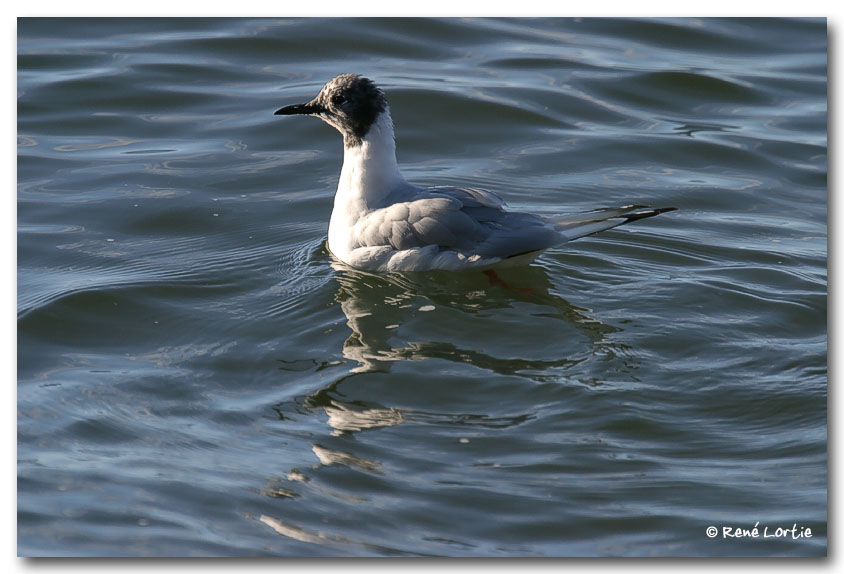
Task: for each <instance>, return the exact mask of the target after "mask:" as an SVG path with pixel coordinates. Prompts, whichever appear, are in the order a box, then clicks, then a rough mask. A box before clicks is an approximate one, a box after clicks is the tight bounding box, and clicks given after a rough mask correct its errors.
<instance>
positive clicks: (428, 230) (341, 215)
mask: <svg viewBox="0 0 844 574" xmlns="http://www.w3.org/2000/svg"><path fill="white" fill-rule="evenodd" d="M275 114H276V115H294V114H304V115H311V116H316V117H318V118H319V119H321V120H323V121H324V122H326V123H327V124H329V125H331V126H333V127H335V128H336V129H337V130H338V131H339V132H340V133H341V134H342V135H343V168H342V170H341V171H340V182H339V184H338V186H337V193H336V194H335V196H334V210H333V211H332V212H331V222H330V223H329V226H328V248H329V250H330V251H331V253H332V254H334V256H335V257H337V258H338V259H340V260H341V261H342V262H343V263H346V264H347V265H349V266H351V267H355V268H358V269H364V270H369V271H428V270H432V269H450V270H461V269H487V268H491V267H494V266H504V265H517V264H525V263H527V262H530V261H532V260H533V259H535V258H536V257H537V256H538V255H539V254H540V253H541V252H542V251H544V250H545V249H548V248H549V247H553V246H555V245H560V244H561V243H565V242H567V241H571V240H572V239H577V238H578V237H583V236H584V235H591V234H593V233H598V232H599V231H604V230H606V229H610V228H612V227H616V226H618V225H623V224H625V223H629V222H631V221H635V220H637V219H643V218H645V217H652V216H654V215H658V214H660V213H664V212H666V211H671V210H673V209H674V208H673V207H667V208H659V209H651V208H649V207H646V206H642V205H626V206H623V207H618V208H610V209H598V210H595V211H589V212H586V213H579V214H576V215H568V216H562V217H552V218H545V217H540V216H537V215H532V214H530V213H520V212H513V211H506V210H505V209H504V202H503V201H502V199H501V198H500V197H498V196H497V195H496V194H494V193H491V192H489V191H484V190H480V189H472V188H457V187H428V188H423V187H418V186H416V185H413V184H411V183H408V181H407V180H405V179H404V177H402V174H401V173H400V172H399V166H398V163H397V162H396V143H395V136H394V132H393V120H392V118H391V117H390V108H389V107H388V105H387V99H386V97H385V96H384V93H383V92H382V91H381V90H380V89H379V88H378V87H377V86H376V85H375V84H374V83H372V81H370V80H369V79H367V78H364V77H361V76H358V75H356V74H343V75H341V76H337V77H336V78H334V79H333V80H331V81H330V82H328V83H327V84H325V86H324V87H323V88H322V90H321V91H320V92H319V94H317V96H316V97H315V98H314V99H313V100H311V101H310V102H307V103H304V104H296V105H292V106H286V107H283V108H281V109H280V110H277V111H276V112H275Z"/></svg>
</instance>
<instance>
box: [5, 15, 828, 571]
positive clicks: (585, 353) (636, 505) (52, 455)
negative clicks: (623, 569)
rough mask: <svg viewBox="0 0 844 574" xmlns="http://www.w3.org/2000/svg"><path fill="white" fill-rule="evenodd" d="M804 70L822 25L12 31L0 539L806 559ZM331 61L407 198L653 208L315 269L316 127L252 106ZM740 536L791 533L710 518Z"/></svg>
mask: <svg viewBox="0 0 844 574" xmlns="http://www.w3.org/2000/svg"><path fill="white" fill-rule="evenodd" d="M826 50H827V35H826V22H825V21H823V20H792V19H762V20H751V19H671V20H639V19H636V20H630V19H620V20H616V19H538V20H534V19H515V20H498V19H471V20H462V19H446V20H437V19H432V20H427V19H426V20H419V19H360V20H340V19H282V20H269V19H199V20H185V19H165V20H152V19H150V20H146V19H72V20H63V19H21V20H19V21H18V76H17V93H18V110H17V113H18V116H17V117H18V164H17V169H18V190H17V197H18V205H17V207H18V248H17V249H18V252H17V255H18V355H17V361H18V389H17V397H18V552H19V553H20V554H21V555H24V556H492V557H499V556H821V555H825V554H826V545H827V539H826V522H827V512H826V503H827V495H826V491H827V472H826V469H827V455H826V453H827V442H826V437H827V430H826V429H827V426H826V422H827V421H826V400H827V367H826V363H827V350H826V349H827V347H826V342H827V341H826V332H827V326H826V314H827V295H826V293H827V273H826V261H827V248H826V245H827V225H826V221H827V130H826V125H827V98H826V92H827V74H826V69H827V58H826ZM346 72H357V73H362V74H366V75H368V76H370V77H371V78H373V79H374V80H375V81H377V82H378V83H379V84H380V85H381V86H382V87H383V88H384V89H385V91H386V92H387V95H388V98H389V100H390V104H391V107H392V111H393V118H394V120H395V123H396V126H397V138H398V156H399V162H400V164H401V165H402V167H403V170H404V172H405V175H406V177H407V178H408V179H409V180H411V181H413V182H415V183H419V184H426V185H440V184H450V185H472V186H478V187H485V188H487V189H491V190H493V191H496V192H497V193H499V194H501V195H502V196H503V197H504V198H505V199H506V200H507V202H508V203H509V204H510V206H511V207H512V208H515V209H524V210H529V211H533V212H537V213H545V214H555V213H561V212H567V211H577V210H585V209H590V208H593V207H598V206H611V205H622V204H626V203H630V202H636V203H648V204H653V205H660V206H676V207H678V208H679V211H677V212H673V213H670V214H665V215H662V216H660V217H657V218H654V219H650V220H647V221H643V222H639V223H637V224H635V225H630V226H625V227H623V228H620V229H617V230H612V231H609V232H606V233H603V234H600V235H597V236H594V237H589V238H584V239H581V240H578V241H577V242H575V243H572V244H570V245H567V246H565V247H563V248H560V249H554V250H551V251H549V252H547V253H546V254H544V255H543V256H542V257H540V258H539V259H538V260H537V262H536V263H535V264H533V265H532V266H530V267H525V268H521V269H516V270H511V271H509V272H507V273H502V277H503V279H505V280H506V282H507V283H508V285H509V287H502V286H501V285H498V284H493V283H491V282H490V281H489V280H488V278H487V277H486V276H484V275H483V274H480V273H465V274H457V273H425V274H407V275H400V274H394V275H386V276H376V275H372V274H369V273H362V272H356V271H351V270H347V269H343V268H342V267H339V266H337V265H336V264H334V262H333V261H332V258H331V256H330V254H329V253H328V252H327V250H326V248H325V239H326V231H327V222H328V217H329V214H330V211H331V205H332V198H333V191H334V188H335V186H336V181H337V175H338V173H339V169H340V162H341V159H342V144H341V141H340V138H339V136H338V135H337V134H336V132H334V131H333V130H332V129H331V128H329V127H327V126H325V125H324V124H322V123H321V122H319V121H317V120H314V119H310V118H280V117H274V116H273V115H272V112H273V111H274V110H275V109H277V108H279V107H281V106H282V105H287V104H291V103H297V102H302V101H305V100H307V99H309V98H310V97H312V96H313V95H314V94H315V93H316V92H317V91H318V90H319V88H320V87H321V85H322V84H323V83H324V82H325V81H327V80H328V79H330V78H331V77H333V76H334V75H336V74H339V73H346ZM756 523H759V527H760V529H761V528H762V527H764V526H768V527H769V533H773V532H775V531H776V529H777V528H780V527H782V528H791V527H792V525H797V528H798V531H799V532H804V533H805V528H810V529H811V531H812V537H811V538H808V537H805V536H804V537H801V538H796V539H795V538H793V537H792V536H785V537H768V538H762V537H761V536H760V537H759V538H752V537H749V538H741V539H737V538H730V537H727V538H724V537H723V535H722V534H723V528H724V527H735V528H745V529H752V528H753V527H754V524H756ZM709 526H714V527H716V531H717V535H716V537H714V538H710V537H708V536H707V533H706V529H707V527H709ZM801 529H803V530H801Z"/></svg>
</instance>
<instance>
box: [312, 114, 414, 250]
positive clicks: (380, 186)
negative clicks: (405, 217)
mask: <svg viewBox="0 0 844 574" xmlns="http://www.w3.org/2000/svg"><path fill="white" fill-rule="evenodd" d="M403 183H405V179H404V177H402V175H401V173H400V172H399V165H398V162H397V161H396V141H395V137H394V132H393V120H392V119H391V118H390V110H389V108H388V109H387V110H385V111H384V112H382V113H381V114H380V115H379V116H378V119H377V120H376V121H375V123H374V124H372V126H371V127H370V128H369V131H368V132H367V134H366V137H364V138H363V141H362V142H361V143H360V145H356V146H345V147H344V150H343V169H342V170H341V171H340V182H339V184H338V185H337V193H336V195H335V196H334V211H332V213H331V222H330V224H329V227H328V244H329V247H330V248H331V250H332V251H333V252H335V254H338V255H339V253H337V251H343V250H344V249H343V248H342V247H341V245H342V244H345V241H346V239H347V238H348V230H349V229H350V228H351V227H353V226H354V224H355V222H356V221H357V220H358V219H360V218H361V217H362V216H364V215H366V214H368V213H369V212H370V211H372V210H374V209H379V208H381V207H384V206H385V203H384V200H385V198H386V197H387V196H388V195H389V194H390V192H392V191H394V190H395V189H396V188H397V187H400V186H401V185H402V184H403Z"/></svg>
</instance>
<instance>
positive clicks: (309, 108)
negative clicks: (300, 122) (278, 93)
mask: <svg viewBox="0 0 844 574" xmlns="http://www.w3.org/2000/svg"><path fill="white" fill-rule="evenodd" d="M323 111H325V109H324V108H323V107H322V106H320V105H319V104H316V103H314V102H308V103H307V104H294V105H292V106H285V107H283V108H281V109H280V110H276V111H275V113H274V114H273V115H274V116H293V115H312V114H318V113H320V112H323Z"/></svg>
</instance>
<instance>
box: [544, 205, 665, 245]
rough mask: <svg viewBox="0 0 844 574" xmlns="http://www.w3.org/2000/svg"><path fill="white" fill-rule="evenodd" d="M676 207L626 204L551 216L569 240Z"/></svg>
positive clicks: (552, 220) (555, 224)
mask: <svg viewBox="0 0 844 574" xmlns="http://www.w3.org/2000/svg"><path fill="white" fill-rule="evenodd" d="M675 209H677V208H676V207H660V208H652V207H648V206H646V205H625V206H623V207H611V208H607V209H595V210H593V211H587V212H585V213H576V214H572V215H563V216H560V217H556V218H551V222H552V223H553V224H554V227H556V228H557V231H559V232H560V234H561V235H563V236H564V237H565V238H566V239H567V240H568V241H571V240H572V239H577V238H578V237H584V236H586V235H592V234H593V233H598V232H600V231H606V230H607V229H612V228H613V227H618V226H619V225H624V224H625V223H630V222H631V221H636V220H637V219H645V218H646V217H653V216H654V215H659V214H660V213H665V212H666V211H674V210H675Z"/></svg>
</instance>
